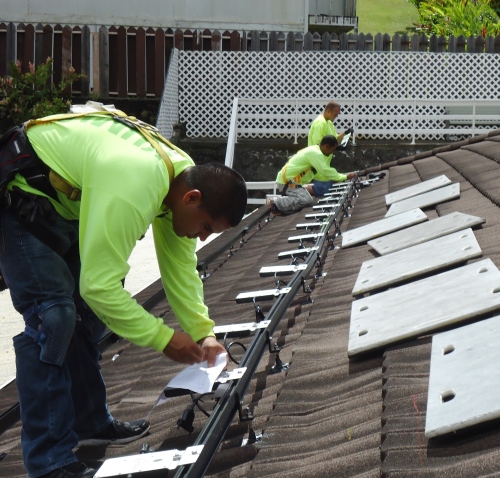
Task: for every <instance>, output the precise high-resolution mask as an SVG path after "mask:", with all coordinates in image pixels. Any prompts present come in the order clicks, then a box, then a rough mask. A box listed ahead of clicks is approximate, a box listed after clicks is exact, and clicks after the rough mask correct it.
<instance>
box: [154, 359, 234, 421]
mask: <svg viewBox="0 0 500 478" xmlns="http://www.w3.org/2000/svg"><path fill="white" fill-rule="evenodd" d="M226 363H227V353H222V354H219V355H217V356H216V357H215V364H214V366H213V367H210V368H209V367H208V363H207V361H206V360H205V361H203V362H201V363H195V364H193V365H190V366H189V367H186V368H185V369H184V370H183V371H182V372H180V373H178V374H177V375H176V376H175V377H174V378H173V379H172V380H170V382H168V383H167V386H166V387H165V388H164V389H163V390H162V392H161V393H160V396H159V397H158V400H157V401H156V403H155V407H156V406H158V405H161V404H162V403H165V402H166V401H168V400H170V398H169V397H166V396H165V394H164V390H167V389H175V388H182V389H185V390H191V391H192V392H195V393H208V392H211V391H212V388H213V386H214V383H215V381H216V380H217V377H218V376H219V375H220V374H221V373H222V371H223V370H224V369H225V368H226ZM153 408H154V407H153ZM150 413H151V412H150Z"/></svg>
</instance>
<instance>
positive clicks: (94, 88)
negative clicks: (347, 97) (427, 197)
mask: <svg viewBox="0 0 500 478" xmlns="http://www.w3.org/2000/svg"><path fill="white" fill-rule="evenodd" d="M92 28H93V30H94V31H91V28H90V27H89V26H71V27H70V26H64V27H63V26H62V25H55V26H51V25H41V24H38V25H31V24H22V23H20V24H14V23H8V24H6V23H0V77H1V76H5V75H6V74H8V73H9V72H10V69H9V64H10V62H15V61H17V60H19V61H20V62H21V68H22V70H23V71H27V70H28V65H29V63H33V64H34V65H39V64H40V63H43V62H44V61H45V60H46V58H47V57H51V58H53V59H54V81H56V82H59V81H60V79H61V78H62V75H64V74H65V73H67V72H68V71H69V69H70V68H71V66H73V68H75V70H76V72H77V73H83V74H84V75H85V76H84V78H83V79H82V80H81V81H79V82H78V83H75V84H74V85H73V88H72V92H71V93H72V95H73V96H83V97H88V96H91V95H95V96H96V97H100V98H108V97H120V98H126V97H139V98H146V97H152V98H159V97H161V94H162V91H163V87H164V82H165V72H166V71H167V68H168V62H169V58H170V53H171V51H172V49H173V48H177V49H179V50H196V51H253V52H258V51H419V52H422V51H429V52H443V53H444V52H450V53H460V52H469V53H500V36H497V37H486V38H483V37H482V36H478V37H469V38H465V37H463V36H460V37H453V36H452V37H449V38H445V37H444V36H441V37H437V36H435V35H433V36H430V37H427V36H426V35H423V34H422V35H421V34H414V35H406V34H404V35H394V36H393V37H392V38H391V37H390V36H389V35H388V34H381V33H378V34H377V35H375V36H373V35H371V34H367V35H365V34H363V33H360V34H354V33H350V34H347V33H342V34H340V35H336V34H329V33H323V34H322V35H320V34H319V33H306V34H303V33H296V32H290V33H285V32H259V31H252V32H242V33H240V32H238V31H233V32H228V31H225V32H223V33H220V32H219V31H210V30H203V31H200V30H194V31H191V30H185V31H182V30H175V31H174V30H173V29H171V28H166V29H164V28H157V29H153V28H147V29H144V28H142V27H141V28H134V27H128V28H126V27H123V26H122V27H109V28H108V27H105V26H102V27H100V28H99V29H98V30H97V29H96V27H92Z"/></svg>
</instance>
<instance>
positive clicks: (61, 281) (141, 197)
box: [0, 112, 247, 478]
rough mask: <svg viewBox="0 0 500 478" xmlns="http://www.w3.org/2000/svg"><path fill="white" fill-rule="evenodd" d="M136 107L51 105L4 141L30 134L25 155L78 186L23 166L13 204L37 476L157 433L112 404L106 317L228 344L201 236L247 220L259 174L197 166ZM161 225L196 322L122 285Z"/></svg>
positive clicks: (185, 343) (12, 189)
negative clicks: (104, 342)
mask: <svg viewBox="0 0 500 478" xmlns="http://www.w3.org/2000/svg"><path fill="white" fill-rule="evenodd" d="M119 113H121V112H119ZM121 114H122V115H123V116H124V114H123V113H121ZM64 116H65V115H62V118H64ZM129 120H130V121H129ZM132 120H135V119H134V118H128V119H127V118H123V117H115V118H113V117H111V116H110V115H106V114H104V115H99V114H97V113H96V114H90V115H83V116H77V117H72V118H68V117H65V118H64V119H61V118H56V119H54V118H50V117H49V118H45V119H42V120H37V121H34V122H28V123H27V125H28V126H29V127H28V129H27V131H26V134H27V137H26V136H25V135H24V131H25V129H26V128H22V129H18V130H17V131H15V132H14V133H13V136H12V138H10V139H8V141H7V142H5V141H3V144H4V148H3V149H4V151H5V149H6V148H9V147H11V146H12V145H13V144H16V145H17V146H16V148H15V150H16V152H19V151H20V154H21V155H20V156H19V158H26V157H27V155H34V154H35V152H36V155H38V157H39V161H40V169H41V170H42V171H46V170H48V169H49V168H50V177H51V179H52V176H54V177H55V178H58V180H59V182H61V181H62V182H63V183H65V184H66V186H69V190H67V191H65V193H63V192H61V189H58V190H56V189H54V187H52V186H51V184H53V183H52V180H51V183H49V184H48V188H47V184H45V185H43V184H40V185H37V186H34V185H33V183H30V178H29V177H28V175H27V174H25V176H23V175H22V171H21V173H20V174H17V175H16V176H15V178H14V180H12V181H10V183H9V184H8V190H7V193H6V195H5V197H3V198H2V205H1V207H0V221H1V222H0V224H1V227H0V236H3V237H0V269H1V271H2V273H3V276H4V279H5V281H6V283H7V285H8V287H9V288H10V294H11V297H12V301H13V304H14V306H15V308H16V310H17V311H19V313H21V314H22V315H23V318H24V322H25V326H26V328H25V331H24V332H23V333H21V334H20V335H17V336H16V337H14V348H15V354H16V367H17V387H18V392H19V399H20V407H21V420H22V448H23V459H24V464H25V466H26V469H27V472H28V476H29V477H30V478H38V477H49V478H71V477H80V478H87V477H91V476H93V475H94V473H95V470H94V469H92V468H90V467H87V466H86V465H85V464H84V463H81V462H79V461H78V460H77V458H76V456H75V454H74V453H73V448H75V447H76V446H77V445H79V446H82V445H99V444H109V443H112V444H113V443H117V444H121V443H128V442H131V441H133V440H136V439H138V438H140V437H142V436H143V435H144V434H146V433H147V431H148V429H149V427H150V424H149V422H148V421H146V420H135V421H131V422H122V421H118V420H116V419H115V418H114V417H113V416H112V415H111V414H110V412H109V410H108V407H107V405H106V387H105V384H104V382H103V379H102V376H101V373H100V370H99V364H98V360H99V351H98V349H97V340H98V339H99V337H100V336H101V335H102V333H103V331H104V329H105V327H106V326H107V327H109V329H111V330H112V331H113V332H115V333H116V334H118V335H119V336H121V337H123V338H125V339H127V340H129V341H130V342H132V343H134V344H137V345H139V346H142V347H151V348H153V349H155V350H157V351H158V352H161V353H163V354H164V355H166V356H167V357H169V358H170V359H172V360H174V361H176V362H180V363H184V364H193V363H199V362H202V361H203V360H207V361H208V365H209V366H211V365H213V364H214V362H215V358H216V355H218V354H220V353H221V352H224V351H225V349H224V347H223V346H222V345H221V344H219V343H218V342H217V341H216V339H215V336H214V334H213V331H212V329H213V326H214V322H213V321H212V320H211V319H210V318H209V316H208V310H207V307H206V306H205V305H204V302H203V287H202V282H201V280H200V278H199V276H198V273H197V271H196V265H197V259H196V255H195V247H196V239H197V238H200V239H201V240H205V239H206V238H207V237H208V236H209V235H210V234H212V233H214V232H215V233H217V232H219V233H220V232H222V231H224V230H226V229H229V228H230V227H233V226H236V225H237V224H238V223H239V222H240V221H241V219H242V217H243V214H244V212H245V208H246V202H247V192H246V186H245V182H244V180H243V178H242V177H241V176H240V175H239V174H238V173H236V172H235V171H234V170H232V169H230V168H227V167H225V166H222V165H218V164H207V165H202V166H195V165H194V162H193V160H192V159H191V158H190V157H189V156H188V155H187V154H185V153H184V152H182V151H181V150H178V149H177V148H175V147H174V146H172V145H170V146H169V143H168V142H167V141H166V140H165V141H163V142H162V141H160V140H158V136H156V138H157V140H154V141H151V140H150V139H148V136H147V134H144V132H143V130H141V129H140V128H138V127H137V125H138V124H139V123H138V122H135V123H134V121H132ZM30 124H32V125H30ZM25 126H26V125H25ZM148 126H149V125H148ZM150 128H151V127H150ZM151 129H152V128H151ZM23 138H24V139H25V141H23ZM161 140H163V138H161ZM166 143H168V144H166ZM0 144H1V142H0ZM1 149H2V148H0V159H1V157H2V150H1ZM33 149H34V151H33ZM4 156H5V154H4ZM26 178H28V179H26ZM35 179H36V178H33V180H35ZM30 184H31V185H30ZM54 184H55V183H54ZM66 189H67V188H66ZM151 224H152V228H153V235H154V242H155V249H156V255H157V259H158V263H159V267H160V273H161V278H162V282H163V286H164V288H165V291H166V294H167V297H168V301H169V303H170V305H171V307H172V309H173V311H174V313H175V315H176V317H177V320H178V321H179V324H180V326H181V327H182V329H183V331H179V330H174V329H172V328H170V327H168V326H167V325H165V324H164V323H163V320H162V319H161V318H158V317H155V316H153V315H151V314H150V313H149V312H147V311H146V310H145V309H143V308H142V307H141V306H140V305H139V304H138V303H137V302H136V301H135V300H134V299H133V298H132V297H131V295H130V294H129V293H128V292H127V291H126V290H124V288H123V286H122V280H123V278H124V277H125V276H126V275H127V272H128V271H129V265H128V263H127V260H128V258H129V256H130V254H131V252H132V250H133V249H134V246H135V245H136V242H137V241H138V240H139V239H140V238H141V237H142V236H143V235H144V234H145V233H146V231H147V230H148V228H149V226H150V225H151Z"/></svg>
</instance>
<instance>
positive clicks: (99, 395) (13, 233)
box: [0, 207, 113, 478]
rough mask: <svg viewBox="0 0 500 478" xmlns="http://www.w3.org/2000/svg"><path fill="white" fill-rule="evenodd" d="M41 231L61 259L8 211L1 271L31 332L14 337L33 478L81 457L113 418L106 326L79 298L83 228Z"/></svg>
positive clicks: (0, 233) (0, 217)
mask: <svg viewBox="0 0 500 478" xmlns="http://www.w3.org/2000/svg"><path fill="white" fill-rule="evenodd" d="M38 222H39V225H42V226H45V227H46V228H47V229H49V230H50V233H51V234H52V238H53V239H57V243H58V247H59V249H58V253H56V252H55V251H54V250H52V249H51V248H50V247H49V246H47V245H46V244H45V243H44V242H42V241H41V240H39V239H38V238H37V237H35V236H34V235H33V234H32V233H31V232H30V230H29V228H27V227H26V224H25V223H24V222H23V220H21V219H19V218H18V215H17V213H16V211H15V210H13V208H9V209H5V208H3V209H2V208H1V207H0V269H1V270H2V273H3V276H4V278H5V281H6V282H7V285H8V286H9V289H10V294H11V297H12V302H13V304H14V307H15V308H16V310H17V311H18V312H19V313H21V314H22V315H23V318H24V321H25V324H26V330H25V332H24V333H22V334H20V335H17V336H16V337H14V349H15V354H16V384H17V388H18V393H19V402H20V408H21V421H22V435H21V441H22V447H23V460H24V464H25V467H26V469H27V471H28V476H29V477H30V478H36V477H38V476H41V475H44V474H46V473H49V472H50V471H52V470H55V469H57V468H61V467H63V466H65V465H69V464H70V463H73V462H76V461H77V458H76V456H75V455H74V453H73V450H72V449H73V448H74V447H75V446H76V445H77V444H78V440H79V439H83V438H88V437H91V436H93V435H95V434H97V433H99V432H100V431H101V430H103V429H104V428H106V427H107V426H108V425H109V424H110V423H111V421H112V420H113V418H112V417H111V415H110V413H109V411H108V407H107V405H106V387H105V385H104V381H103V379H102V375H101V372H100V367H99V357H100V355H99V351H98V349H97V341H98V339H99V338H100V336H101V335H102V333H103V332H104V324H103V323H102V322H101V321H100V320H99V319H98V318H97V316H96V315H95V314H94V313H93V312H92V311H91V310H90V308H89V307H88V306H87V305H86V304H85V302H84V301H83V299H82V298H81V296H80V293H79V285H78V284H79V273H80V257H79V250H78V222H77V221H67V220H65V219H63V218H62V217H60V216H59V215H58V216H57V222H56V224H54V225H51V224H48V223H47V222H46V221H44V219H43V218H41V219H39V220H38Z"/></svg>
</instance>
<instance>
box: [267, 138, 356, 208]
mask: <svg viewBox="0 0 500 478" xmlns="http://www.w3.org/2000/svg"><path fill="white" fill-rule="evenodd" d="M336 147H337V140H336V139H335V137H334V136H331V135H327V136H325V137H324V138H323V139H322V140H321V143H320V144H319V145H314V146H308V147H307V148H304V149H301V150H300V151H299V152H297V153H296V154H294V155H293V156H292V157H291V158H290V159H289V160H288V162H287V163H286V164H285V166H283V168H281V170H280V172H279V173H278V176H277V177H276V182H277V183H278V184H282V185H283V189H282V192H281V194H282V195H281V196H280V197H278V198H276V199H275V200H274V201H271V211H272V212H273V214H275V215H277V216H279V215H285V214H291V213H294V212H297V211H300V210H301V209H302V208H303V207H306V206H310V205H311V204H312V202H313V198H312V196H316V195H317V194H316V193H315V191H314V187H315V186H314V184H308V183H310V182H311V180H312V179H317V180H320V181H330V180H332V181H335V182H343V181H347V180H348V179H353V178H355V177H356V173H354V172H351V173H347V174H342V173H339V172H337V170H336V169H335V168H332V167H331V166H330V161H331V159H332V157H333V152H334V151H335V148H336Z"/></svg>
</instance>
